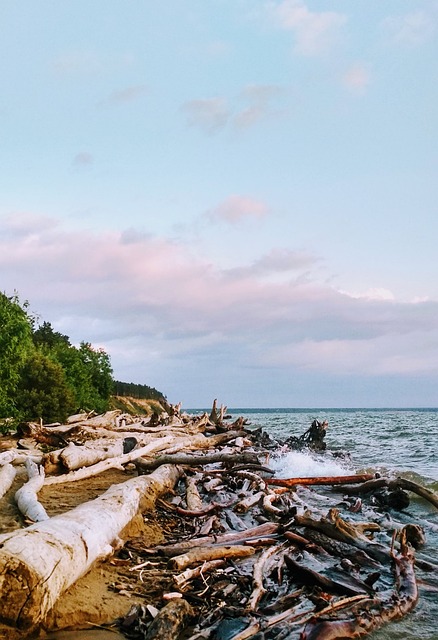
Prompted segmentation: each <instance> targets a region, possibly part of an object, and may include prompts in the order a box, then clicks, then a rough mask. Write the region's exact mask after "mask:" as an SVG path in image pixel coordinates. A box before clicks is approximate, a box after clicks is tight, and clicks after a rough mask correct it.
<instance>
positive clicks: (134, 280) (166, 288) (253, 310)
mask: <svg viewBox="0 0 438 640" xmlns="http://www.w3.org/2000/svg"><path fill="white" fill-rule="evenodd" d="M238 202H239V204H240V205H241V204H242V203H241V202H240V201H238ZM251 202H252V201H251ZM242 211H243V214H242ZM248 212H249V213H248ZM227 215H229V214H227ZM234 215H235V214H232V215H231V221H234V219H235V218H234ZM239 215H243V217H246V216H248V215H249V216H250V217H251V216H253V215H254V203H253V202H252V204H251V206H249V205H248V203H247V204H246V205H245V206H243V207H242V209H241V213H240V214H238V215H237V219H239ZM255 215H256V216H257V215H265V213H264V208H263V207H262V208H261V210H260V211H259V213H256V214H255ZM315 263H316V259H315V258H313V257H312V256H311V255H307V254H305V253H300V252H293V251H292V250H289V249H282V250H280V249H278V250H272V251H270V252H268V253H267V254H266V255H265V256H260V257H259V259H258V260H256V261H255V262H254V263H253V265H252V267H251V266H250V267H248V268H246V269H245V268H242V269H241V271H240V272H239V270H238V269H236V271H235V273H234V274H233V277H231V278H230V277H229V273H228V272H227V271H225V270H223V269H220V268H219V267H217V266H216V265H214V264H211V262H209V261H208V260H207V259H203V258H199V257H198V258H195V257H194V255H193V254H192V252H191V251H190V249H189V248H188V247H186V246H185V245H182V244H179V243H177V242H172V241H170V240H168V239H166V238H157V237H153V236H149V235H147V234H144V233H142V232H136V231H135V230H133V229H130V230H128V231H126V232H115V231H114V232H110V231H108V232H105V233H99V234H98V233H93V232H90V231H87V230H86V229H82V230H80V231H69V230H66V229H64V228H63V227H62V226H61V225H60V224H58V221H56V220H52V219H50V218H42V217H37V216H35V217H32V216H31V215H29V214H27V215H21V216H18V217H11V216H9V217H3V218H0V273H1V274H2V290H4V291H6V292H10V293H12V292H13V291H14V290H17V291H18V293H19V295H20V296H22V298H23V299H28V300H29V301H30V303H31V307H32V309H33V310H34V311H35V312H37V313H39V314H41V315H42V318H43V319H44V320H48V321H50V322H52V323H53V325H54V326H55V328H57V329H58V330H62V331H63V332H64V333H66V334H67V335H69V336H70V337H71V338H72V340H73V341H79V340H81V339H88V340H90V341H92V342H94V343H95V344H99V345H102V346H107V348H108V350H109V351H110V352H113V347H114V349H115V351H114V353H115V354H116V357H117V362H119V363H120V362H126V363H127V362H130V363H132V362H135V366H136V367H144V363H148V366H149V367H150V366H152V363H154V366H156V367H163V366H164V365H163V362H166V363H167V366H168V367H170V368H172V367H173V368H175V367H176V368H177V370H183V369H184V366H185V364H184V360H182V358H184V359H185V358H188V359H189V360H190V359H191V358H194V359H195V360H196V361H197V360H198V359H200V360H201V361H203V359H205V366H206V367H207V370H209V367H211V362H214V361H216V360H217V359H218V358H222V357H224V355H223V354H229V356H228V355H227V357H229V359H230V360H229V362H228V366H229V367H231V368H233V367H239V366H245V367H257V368H264V367H266V368H269V369H271V370H272V368H276V369H278V370H285V371H286V370H290V369H291V368H292V369H294V370H297V369H302V370H307V371H318V372H328V373H337V374H341V373H344V374H346V375H350V374H354V375H356V374H357V375H360V374H364V373H366V374H369V375H374V374H376V375H377V374H379V375H389V374H397V375H398V374H403V375H405V374H406V375H407V374H412V373H415V371H419V372H424V371H425V370H427V371H432V370H433V371H436V369H437V367H438V364H437V363H438V357H437V356H438V347H437V345H438V330H437V328H436V322H435V318H436V312H437V306H438V305H437V303H435V302H416V303H415V304H408V303H403V304H402V303H398V302H397V301H396V300H393V299H392V300H388V299H385V296H383V297H382V296H377V297H374V298H370V297H366V298H355V297H353V296H351V295H347V294H345V293H341V292H338V291H336V290H334V289H332V288H331V287H330V286H328V285H327V284H325V283H324V282H319V281H318V279H317V277H316V276H315V275H312V273H311V272H310V268H311V267H312V266H313V265H314V264H315ZM302 270H307V272H308V276H307V277H306V278H295V279H288V280H279V281H273V280H265V275H266V274H269V273H287V272H291V273H295V272H300V271H302ZM124 358H126V360H124ZM133 366H134V365H133Z"/></svg>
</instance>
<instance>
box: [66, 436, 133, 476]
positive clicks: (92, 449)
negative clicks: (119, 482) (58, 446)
mask: <svg viewBox="0 0 438 640" xmlns="http://www.w3.org/2000/svg"><path fill="white" fill-rule="evenodd" d="M124 440H125V439H124V438H123V439H122V438H119V439H118V440H115V441H113V442H108V441H107V442H106V443H105V444H104V445H103V446H100V447H97V446H96V444H95V443H93V444H91V445H83V446H80V447H78V446H77V445H75V444H73V442H70V444H69V445H68V446H67V447H65V448H64V449H63V450H62V451H61V453H60V454H59V460H60V462H61V463H62V464H63V466H64V467H65V468H66V469H68V470H69V471H74V470H75V469H80V468H81V467H90V466H91V465H93V464H96V462H100V461H101V460H106V459H107V458H117V457H118V456H121V455H123V453H124V451H123V447H124Z"/></svg>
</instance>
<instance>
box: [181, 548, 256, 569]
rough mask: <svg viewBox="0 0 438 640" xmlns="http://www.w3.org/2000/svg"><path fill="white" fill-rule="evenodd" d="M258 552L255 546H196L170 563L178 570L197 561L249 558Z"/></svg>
mask: <svg viewBox="0 0 438 640" xmlns="http://www.w3.org/2000/svg"><path fill="white" fill-rule="evenodd" d="M255 552H256V549H255V548H254V547H249V546H243V545H234V546H226V547H218V546H211V547H196V548H195V549H191V550H190V551H187V553H183V554H182V555H180V556H175V557H173V558H172V560H170V565H171V566H172V567H173V568H174V569H178V571H184V569H187V567H190V566H191V565H192V564H196V563H197V562H206V561H209V560H218V559H219V558H248V557H249V556H252V555H253V554H254V553H255Z"/></svg>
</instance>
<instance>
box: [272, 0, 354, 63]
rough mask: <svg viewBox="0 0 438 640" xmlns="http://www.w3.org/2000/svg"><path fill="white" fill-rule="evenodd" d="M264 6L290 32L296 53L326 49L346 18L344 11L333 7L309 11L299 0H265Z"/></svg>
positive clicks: (312, 53)
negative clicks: (332, 9) (328, 9)
mask: <svg viewBox="0 0 438 640" xmlns="http://www.w3.org/2000/svg"><path fill="white" fill-rule="evenodd" d="M267 7H268V11H269V13H270V15H271V16H272V18H273V19H274V21H275V23H276V24H277V25H278V26H279V27H280V28H282V29H285V30H288V31H291V32H292V33H293V35H294V39H295V46H294V49H295V51H296V53H299V54H302V55H305V56H313V55H319V54H321V53H325V52H326V51H328V50H329V49H330V48H331V47H332V46H333V45H334V44H335V43H336V42H337V40H338V38H339V33H340V30H341V28H342V27H343V26H344V25H345V24H346V22H347V18H346V16H345V15H344V14H341V13H337V12H335V11H311V10H310V9H309V8H308V6H307V4H306V3H305V2H303V1H302V0H283V1H282V2H269V3H268V5H267Z"/></svg>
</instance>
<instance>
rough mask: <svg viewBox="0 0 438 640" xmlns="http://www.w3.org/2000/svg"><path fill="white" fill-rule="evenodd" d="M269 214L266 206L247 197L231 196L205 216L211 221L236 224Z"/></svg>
mask: <svg viewBox="0 0 438 640" xmlns="http://www.w3.org/2000/svg"><path fill="white" fill-rule="evenodd" d="M268 213H269V209H268V207H267V205H266V204H265V203H264V202H262V201H260V200H255V199H254V198H251V197H249V196H239V195H232V196H229V197H228V198H227V199H226V200H224V201H223V202H221V203H220V204H218V205H217V207H215V208H214V209H212V210H211V211H209V212H208V213H207V214H206V215H207V217H208V218H209V219H210V220H213V221H224V222H228V223H229V224H237V223H240V222H241V221H242V220H245V219H247V220H248V219H260V218H263V217H265V216H266V215H267V214H268Z"/></svg>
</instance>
